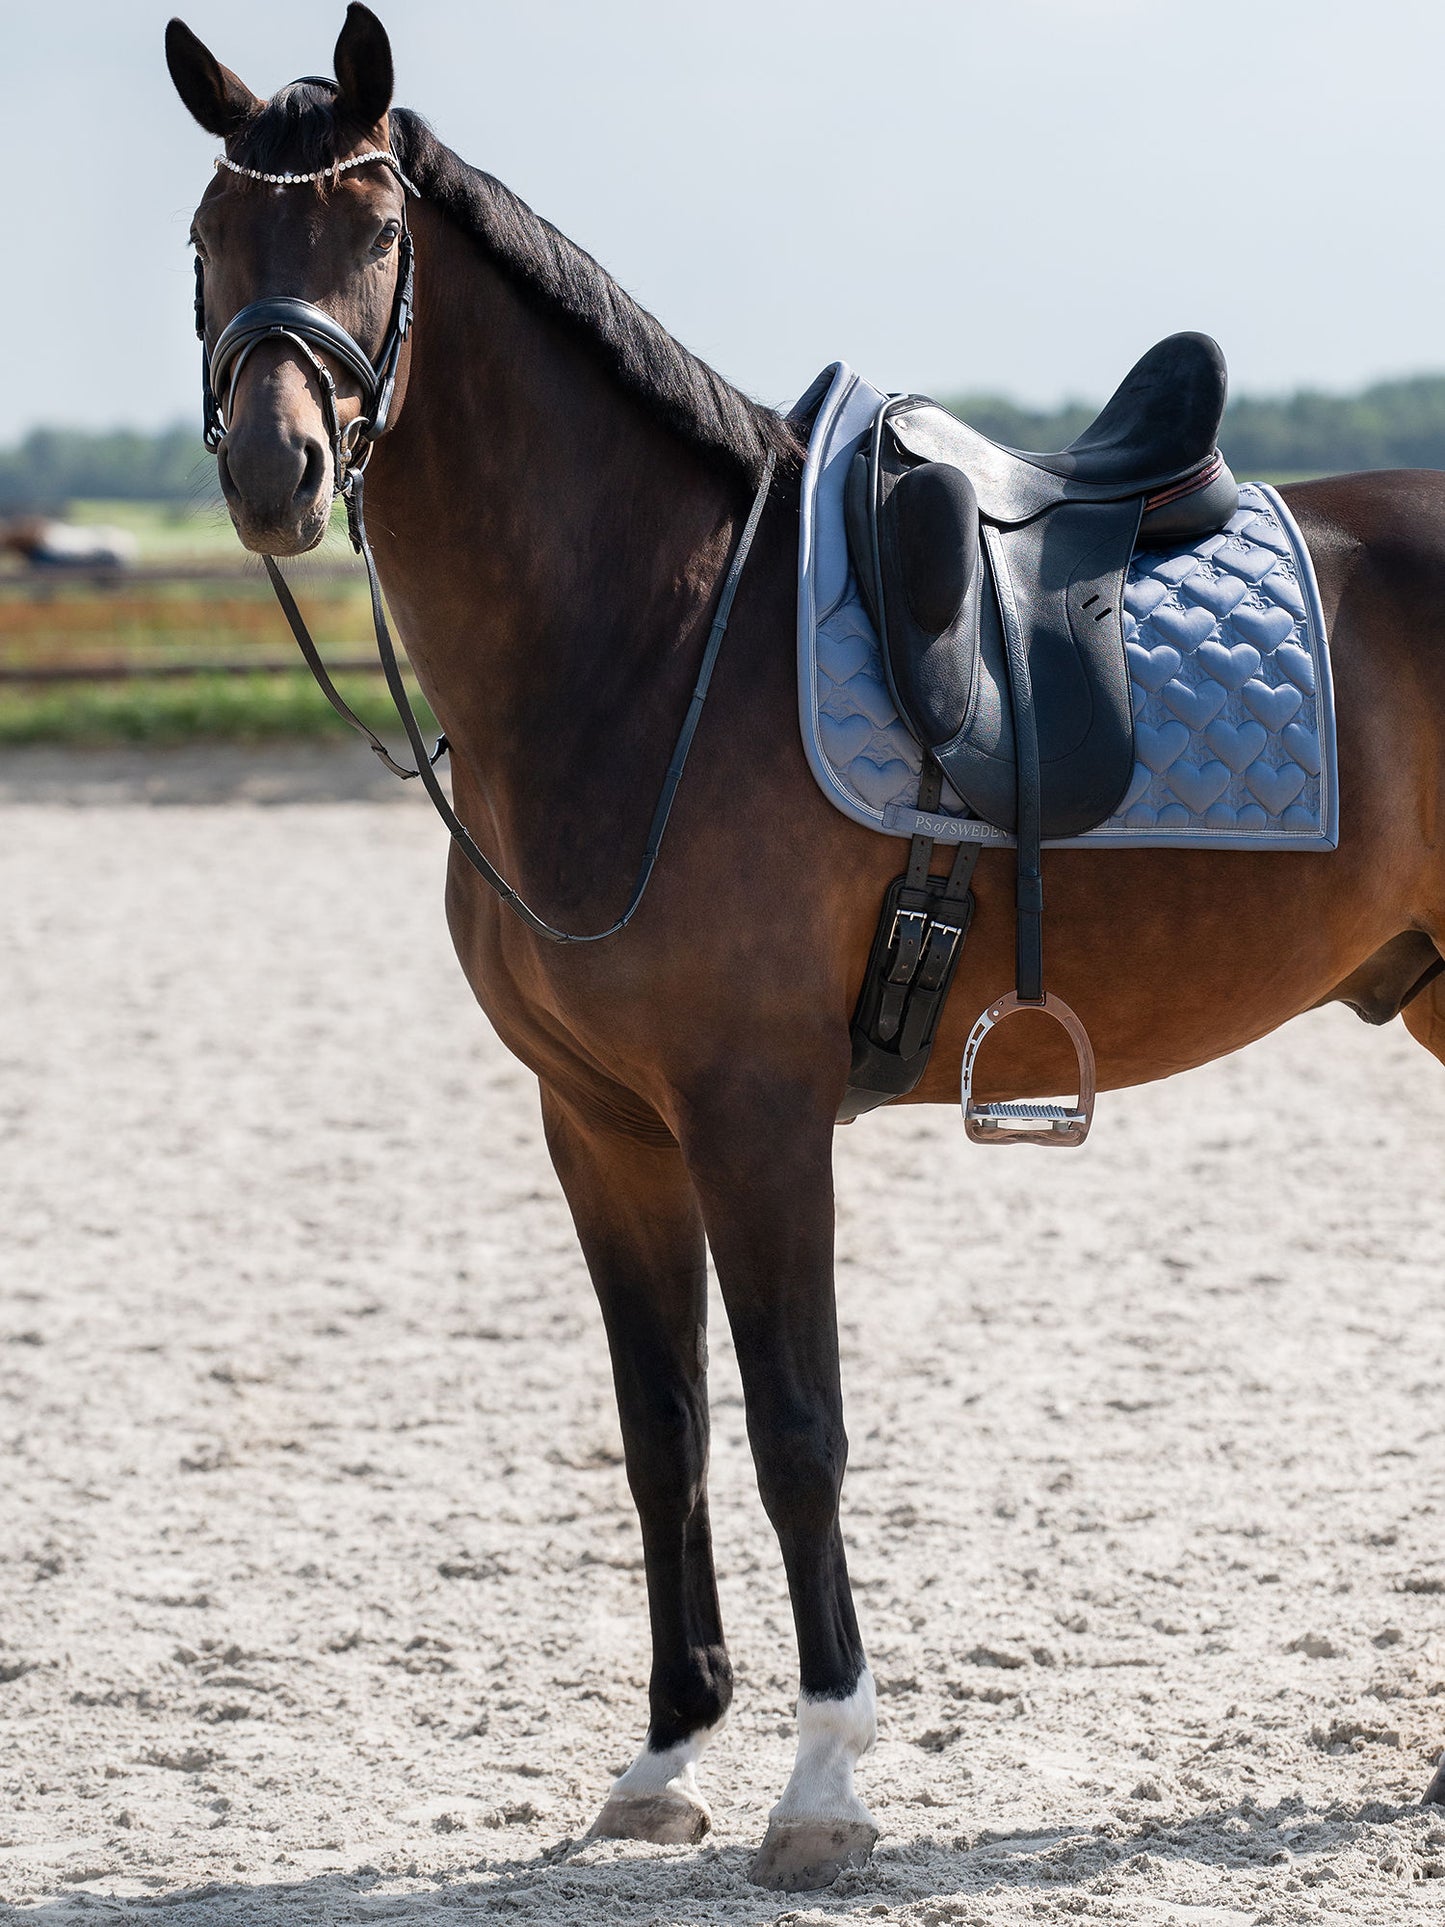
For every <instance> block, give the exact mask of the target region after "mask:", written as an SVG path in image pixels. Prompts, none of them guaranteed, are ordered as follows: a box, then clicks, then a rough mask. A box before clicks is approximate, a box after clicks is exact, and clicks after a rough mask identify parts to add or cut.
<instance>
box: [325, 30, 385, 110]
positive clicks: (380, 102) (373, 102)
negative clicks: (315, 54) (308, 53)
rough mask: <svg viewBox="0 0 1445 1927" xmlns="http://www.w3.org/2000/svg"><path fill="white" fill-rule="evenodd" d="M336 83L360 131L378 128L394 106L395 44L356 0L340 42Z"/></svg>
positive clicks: (337, 50)
mask: <svg viewBox="0 0 1445 1927" xmlns="http://www.w3.org/2000/svg"><path fill="white" fill-rule="evenodd" d="M334 59H335V64H336V83H337V85H338V86H339V87H340V89H341V101H342V105H343V106H344V107H345V108H346V110H347V112H348V113H349V114H350V115H351V117H352V118H353V119H354V120H355V121H356V123H357V125H358V126H359V127H375V125H376V123H377V122H378V121H379V120H380V119H381V117H382V115H383V114H384V113H385V112H386V110H387V108H388V107H390V105H391V89H392V69H391V42H390V41H389V40H388V39H387V37H386V28H385V27H383V26H382V24H381V22H380V21H379V20H378V19H377V17H376V15H375V14H374V13H373V12H372V11H371V8H370V7H363V6H360V5H358V4H357V0H352V4H351V5H350V6H349V7H348V8H347V9H346V24H345V26H344V27H343V28H342V29H341V33H340V35H339V37H338V39H337V42H336V53H335V56H334Z"/></svg>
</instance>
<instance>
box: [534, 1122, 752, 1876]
mask: <svg viewBox="0 0 1445 1927" xmlns="http://www.w3.org/2000/svg"><path fill="white" fill-rule="evenodd" d="M542 1110H543V1117H544V1120H545V1123H546V1129H547V1144H548V1148H549V1149H550V1151H551V1153H552V1162H553V1164H554V1165H555V1166H556V1169H557V1174H558V1176H559V1177H560V1178H561V1180H562V1186H563V1189H564V1190H565V1191H566V1194H567V1202H568V1204H569V1205H570V1206H571V1208H572V1216H573V1219H574V1221H575V1223H576V1226H577V1235H578V1238H579V1239H580V1241H581V1245H582V1251H583V1255H584V1257H585V1258H586V1260H587V1268H588V1270H589V1271H590V1272H591V1274H592V1283H593V1285H594V1286H595V1288H596V1291H597V1298H598V1302H599V1303H600V1305H601V1307H602V1318H603V1323H604V1324H605V1326H606V1328H607V1342H608V1345H609V1347H610V1349H611V1353H612V1373H613V1378H614V1381H615V1383H616V1387H617V1409H618V1415H619V1417H620V1419H621V1421H622V1438H623V1447H624V1451H625V1454H626V1459H627V1479H628V1483H629V1485H630V1486H631V1488H632V1496H633V1498H634V1500H635V1501H636V1504H637V1510H638V1515H639V1518H640V1520H641V1524H642V1549H643V1561H644V1564H645V1567H646V1571H647V1596H648V1604H649V1608H650V1612H651V1619H652V1678H651V1682H650V1686H649V1707H650V1719H649V1723H648V1729H647V1741H646V1744H645V1745H644V1747H643V1749H642V1751H641V1753H639V1755H638V1756H637V1759H636V1760H635V1761H634V1762H633V1764H632V1765H631V1766H630V1767H629V1768H628V1770H627V1771H626V1772H625V1773H624V1774H623V1775H622V1777H621V1779H619V1780H617V1781H616V1782H615V1783H614V1785H613V1788H612V1791H611V1793H610V1794H609V1796H608V1799H607V1803H606V1805H605V1806H604V1807H603V1809H602V1812H601V1815H600V1816H599V1818H598V1820H597V1822H596V1825H595V1826H594V1828H593V1832H594V1833H597V1834H603V1835H607V1836H610V1837H614V1838H625V1839H634V1840H653V1841H661V1842H669V1843H674V1844H676V1843H685V1842H690V1841H696V1840H700V1839H701V1838H702V1836H703V1834H704V1833H706V1832H707V1830H708V1828H709V1826H710V1825H711V1824H712V1821H711V1815H710V1814H709V1812H708V1809H707V1806H706V1803H705V1802H704V1801H703V1799H702V1797H701V1795H700V1794H699V1792H698V1790H697V1780H696V1765H697V1760H698V1756H699V1755H700V1753H701V1752H702V1749H703V1747H704V1746H705V1745H706V1744H707V1742H708V1741H709V1740H710V1739H711V1738H712V1736H713V1734H714V1733H716V1732H717V1730H718V1728H719V1727H720V1726H721V1725H722V1723H723V1719H724V1717H725V1716H726V1713H727V1709H728V1702H729V1701H730V1700H731V1698H732V1668H731V1666H730V1664H729V1662H728V1656H727V1650H726V1648H725V1646H724V1645H723V1634H722V1617H721V1613H720V1610H719V1607H718V1597H717V1582H716V1580H715V1578H714V1574H713V1562H712V1535H711V1531H710V1528H709V1525H708V1512H707V1493H706V1484H705V1482H706V1476H707V1452H708V1416H707V1330H706V1326H707V1271H706V1259H705V1254H704V1246H703V1232H702V1223H701V1219H700V1217H699V1214H698V1207H697V1200H696V1197H695V1195H694V1193H693V1190H692V1186H691V1184H690V1183H689V1181H688V1176H687V1172H686V1170H685V1169H684V1167H683V1162H682V1158H681V1156H680V1155H679V1153H678V1150H677V1147H676V1146H675V1145H674V1144H671V1143H669V1142H667V1141H666V1140H665V1138H663V1137H662V1135H661V1132H660V1127H659V1136H658V1138H657V1140H656V1141H645V1142H644V1141H640V1140H639V1138H637V1137H635V1136H629V1135H623V1134H620V1133H616V1132H612V1131H604V1130H598V1129H597V1128H595V1127H593V1126H591V1125H588V1124H584V1123H582V1122H581V1121H580V1120H579V1119H577V1118H576V1117H575V1116H574V1115H573V1114H572V1113H571V1112H570V1111H568V1110H567V1109H566V1108H565V1107H564V1106H563V1104H562V1103H561V1102H560V1101H559V1100H557V1099H556V1098H555V1097H553V1096H551V1095H549V1094H548V1093H547V1092H546V1091H545V1090H544V1092H543V1103H542Z"/></svg>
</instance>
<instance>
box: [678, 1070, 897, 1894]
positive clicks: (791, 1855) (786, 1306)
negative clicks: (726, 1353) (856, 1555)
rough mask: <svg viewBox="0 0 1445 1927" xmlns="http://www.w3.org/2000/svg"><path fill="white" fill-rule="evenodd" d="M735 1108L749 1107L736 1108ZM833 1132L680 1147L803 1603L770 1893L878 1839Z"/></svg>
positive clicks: (711, 1138) (696, 1136) (753, 1125)
mask: <svg viewBox="0 0 1445 1927" xmlns="http://www.w3.org/2000/svg"><path fill="white" fill-rule="evenodd" d="M733 1103H734V1104H738V1100H737V1097H736V1094H734V1098H733ZM832 1138H833V1120H832V1115H831V1110H825V1108H824V1107H822V1106H821V1105H819V1104H816V1103H814V1102H811V1101H809V1100H807V1099H805V1098H803V1097H800V1098H799V1099H798V1101H797V1102H796V1103H795V1104H793V1105H789V1104H788V1103H787V1101H786V1100H784V1101H782V1102H778V1101H777V1100H776V1099H775V1100H774V1101H773V1102H771V1103H769V1102H768V1101H767V1100H766V1099H764V1098H762V1097H761V1096H760V1097H759V1099H758V1101H757V1102H756V1104H755V1105H754V1106H745V1105H741V1104H739V1105H738V1108H737V1109H736V1110H734V1109H732V1108H731V1106H730V1105H728V1104H727V1102H726V1100H722V1101H721V1102H720V1101H719V1099H718V1098H717V1096H716V1095H714V1097H713V1098H712V1099H710V1101H709V1104H708V1111H707V1115H706V1116H704V1117H701V1118H698V1119H695V1120H694V1122H693V1123H692V1125H691V1126H690V1128H688V1129H687V1130H685V1132H684V1146H683V1148H684V1152H685V1154H686V1157H687V1162H688V1169H689V1170H690V1171H691V1173H692V1177H693V1182H694V1184H695V1185H696V1186H697V1191H698V1196H699V1197H700V1199H701V1201H702V1208H703V1216H704V1219H705V1221H706V1224H707V1231H708V1238H709V1241H710V1243H711V1245H712V1250H713V1257H714V1258H715V1260H716V1262H717V1269H718V1280H719V1283H720V1284H721V1287H722V1293H723V1298H724V1301H725V1303H726V1305H727V1311H728V1319H729V1322H730V1324H731V1326H732V1332H733V1338H734V1341H735V1343H736V1346H737V1354H738V1365H739V1369H740V1371H741V1374H742V1381H743V1394H744V1398H745V1401H746V1405H747V1421H748V1436H749V1439H750V1441H751V1443H752V1448H753V1458H754V1461H755V1463H756V1466H757V1473H758V1488H759V1491H760V1493H761V1495H762V1500H763V1505H764V1506H765V1508H766V1510H767V1513H768V1517H769V1518H770V1519H771V1521H772V1523H773V1527H774V1529H775V1531H776V1532H777V1535H778V1540H779V1543H780V1545H781V1548H782V1554H783V1564H784V1567H785V1569H786V1571H787V1575H788V1590H789V1593H790V1595H791V1597H792V1605H793V1621H794V1624H795V1626H796V1629H797V1637H798V1661H799V1674H800V1681H801V1686H802V1692H801V1695H800V1697H799V1701H798V1753H797V1762H796V1764H795V1766H794V1769H793V1774H792V1777H791V1779H790V1780H789V1781H788V1785H787V1787H786V1789H785V1790H784V1793H783V1796H782V1798H781V1800H779V1802H778V1804H777V1805H776V1806H775V1807H774V1808H773V1811H772V1814H771V1816H770V1822H769V1826H768V1833H767V1838H766V1839H765V1840H764V1842H763V1845H762V1848H761V1849H760V1851H759V1853H758V1855H757V1857H756V1859H755V1860H754V1862H753V1866H752V1878H753V1879H754V1880H755V1881H757V1882H758V1883H759V1884H760V1885H763V1886H767V1887H772V1888H775V1889H779V1890H783V1891H787V1892H795V1891H801V1890H803V1889H807V1888H816V1887H825V1886H828V1885H830V1884H831V1882H832V1881H833V1880H834V1879H835V1878H836V1877H837V1875H838V1874H839V1873H840V1872H841V1871H842V1869H843V1868H844V1867H848V1866H859V1865H861V1864H862V1863H863V1862H864V1861H865V1860H866V1859H867V1857H868V1855H869V1853H870V1852H871V1851H872V1847H873V1843H874V1841H875V1840H876V1839H877V1837H878V1829H877V1827H876V1825H875V1824H874V1821H873V1817H872V1815H871V1814H870V1813H869V1812H868V1810H867V1808H866V1807H865V1806H864V1805H863V1804H862V1802H861V1801H860V1800H859V1799H858V1797H857V1795H856V1794H855V1793H854V1791H853V1767H854V1763H855V1762H856V1761H857V1759H858V1758H859V1757H860V1756H861V1755H862V1754H863V1753H865V1752H866V1751H867V1749H868V1748H869V1747H870V1746H871V1745H872V1743H873V1738H874V1732H875V1727H876V1718H875V1709H874V1697H873V1680H872V1676H871V1674H870V1673H869V1671H868V1664H867V1660H866V1659H865V1657H864V1653H863V1643H862V1640H861V1639H860V1637H859V1633H858V1622H857V1620H856V1618H855V1617H854V1612H853V1599H852V1594H851V1592H850V1590H849V1585H848V1569H847V1563H846V1560H845V1558H844V1553H843V1536H842V1530H841V1526H840V1523H839V1506H838V1502H839V1494H840V1491H841V1487H842V1483H843V1467H844V1463H845V1461H846V1458H847V1452H848V1441H847V1437H846V1435H845V1433H844V1430H843V1403H842V1389H841V1385H840V1381H839V1372H838V1333H837V1320H836V1314H835V1310H834V1301H833V1184H832V1149H833V1145H832Z"/></svg>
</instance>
